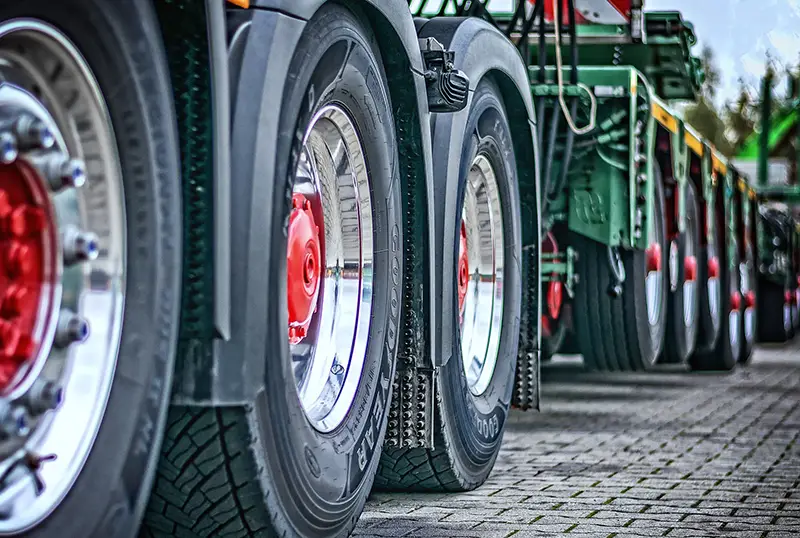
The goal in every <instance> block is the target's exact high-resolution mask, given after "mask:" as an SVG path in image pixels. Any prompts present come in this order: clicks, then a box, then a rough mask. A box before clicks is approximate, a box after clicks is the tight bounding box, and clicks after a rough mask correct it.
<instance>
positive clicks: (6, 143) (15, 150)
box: [0, 133, 19, 164]
mask: <svg viewBox="0 0 800 538" xmlns="http://www.w3.org/2000/svg"><path fill="white" fill-rule="evenodd" d="M18 155H19V147H18V146H17V139H16V138H15V137H14V135H12V134H11V133H0V162H2V163H3V164H11V163H13V162H14V161H16V160H17V156H18Z"/></svg>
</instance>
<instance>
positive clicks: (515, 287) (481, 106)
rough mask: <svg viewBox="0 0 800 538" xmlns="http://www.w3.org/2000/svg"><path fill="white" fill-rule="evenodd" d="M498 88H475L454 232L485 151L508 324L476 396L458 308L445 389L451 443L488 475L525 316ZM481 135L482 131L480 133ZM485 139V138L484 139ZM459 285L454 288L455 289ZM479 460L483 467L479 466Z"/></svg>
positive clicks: (515, 203)
mask: <svg viewBox="0 0 800 538" xmlns="http://www.w3.org/2000/svg"><path fill="white" fill-rule="evenodd" d="M500 95H501V94H500V92H499V90H498V88H497V86H496V85H495V84H494V83H493V82H492V81H490V80H489V79H486V78H485V79H483V80H482V81H481V82H480V83H479V84H478V86H477V87H476V90H475V92H474V95H473V98H472V101H471V104H470V109H469V114H468V117H467V122H466V130H465V137H464V143H463V146H462V153H461V161H460V163H459V175H458V177H459V185H458V198H457V200H458V203H457V206H456V213H455V215H451V216H450V218H452V219H454V224H455V226H454V228H453V229H454V230H459V229H460V228H459V225H460V222H461V212H462V208H463V204H464V192H465V186H466V181H467V176H468V173H469V170H470V168H471V165H472V162H473V160H474V158H475V157H476V156H477V155H478V154H479V152H480V153H482V154H484V155H486V156H487V158H488V159H489V161H490V162H491V164H492V167H493V168H494V171H495V174H496V177H497V182H498V189H499V194H500V205H501V208H502V212H503V234H504V246H505V250H504V266H503V268H504V274H503V278H504V280H503V288H504V291H503V322H502V329H501V337H500V342H499V347H498V356H497V362H496V366H495V370H494V373H493V375H492V378H491V381H490V383H489V385H488V387H487V388H486V390H485V391H484V392H483V393H482V394H481V395H479V396H476V395H474V394H473V393H472V392H471V391H470V389H469V387H468V384H467V379H466V374H465V372H464V367H463V358H462V355H461V338H460V328H459V323H458V312H456V311H455V309H454V311H453V312H450V313H446V314H445V315H450V316H453V325H452V326H453V328H454V330H455V335H454V338H453V342H454V349H453V355H452V357H451V358H450V360H449V361H448V362H447V364H446V365H445V366H444V367H443V368H442V370H441V372H440V386H441V391H442V415H443V417H444V421H445V427H446V428H447V430H448V434H449V435H450V436H457V437H458V438H459V440H460V442H457V443H451V447H453V448H454V449H455V450H456V451H458V452H459V453H460V454H459V456H461V457H459V458H458V461H460V462H462V465H464V464H467V462H469V465H470V467H471V469H466V471H467V472H468V473H470V474H472V475H473V476H474V475H483V474H484V473H488V469H490V468H491V465H486V464H487V463H490V462H491V461H493V460H494V458H495V457H496V454H497V450H498V449H499V445H500V441H501V438H502V432H503V429H504V425H505V421H506V418H507V415H508V408H509V403H510V400H511V392H512V389H513V380H514V373H515V368H516V357H517V350H518V343H519V317H520V308H521V297H522V288H521V285H522V274H521V263H520V256H521V254H520V244H521V235H520V234H521V231H520V230H521V228H520V221H521V217H520V209H519V207H520V206H519V191H518V184H517V179H516V178H517V174H516V162H515V158H514V152H513V146H512V143H511V130H510V127H509V125H508V121H507V116H506V112H505V107H504V106H503V103H502V100H501V97H500ZM477 133H479V135H478V134H477ZM479 136H480V138H482V140H479ZM458 252H459V246H458V236H457V235H456V237H455V242H454V244H453V253H454V254H453V257H452V259H451V263H452V267H453V272H452V274H453V275H457V274H458V273H457V271H456V268H457V264H458ZM455 289H456V287H455V286H454V291H455ZM453 304H454V305H458V299H457V297H454V302H453ZM476 463H477V464H478V465H476Z"/></svg>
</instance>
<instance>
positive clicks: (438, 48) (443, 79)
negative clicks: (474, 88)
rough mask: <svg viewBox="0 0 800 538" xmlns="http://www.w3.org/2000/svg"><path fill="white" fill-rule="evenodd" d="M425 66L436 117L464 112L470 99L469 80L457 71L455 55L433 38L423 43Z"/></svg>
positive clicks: (432, 109) (430, 104) (432, 107)
mask: <svg viewBox="0 0 800 538" xmlns="http://www.w3.org/2000/svg"><path fill="white" fill-rule="evenodd" d="M419 46H420V50H421V51H422V59H423V60H424V62H425V84H426V87H427V90H428V109H429V110H430V111H431V112H435V113H439V114H442V113H450V112H458V111H460V110H463V109H464V108H466V106H467V101H468V97H469V77H467V75H466V74H465V73H464V72H463V71H459V70H458V69H456V68H455V67H454V61H455V53H454V52H453V51H450V50H446V49H445V48H444V45H442V44H441V43H439V41H437V40H436V39H435V38H433V37H426V38H424V39H420V40H419Z"/></svg>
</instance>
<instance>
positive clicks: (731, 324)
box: [689, 219, 743, 371]
mask: <svg viewBox="0 0 800 538" xmlns="http://www.w3.org/2000/svg"><path fill="white" fill-rule="evenodd" d="M717 223H718V226H720V227H721V226H722V225H723V224H724V223H723V222H722V221H721V220H720V219H718V220H717ZM726 235H727V236H728V237H726V241H727V248H725V249H724V250H722V251H721V255H720V257H721V259H722V261H721V262H720V303H719V305H720V334H719V338H718V339H717V343H716V345H715V346H714V348H713V349H711V350H709V351H697V352H695V354H694V355H693V356H692V357H690V359H689V365H690V366H691V368H692V369H694V370H715V371H728V370H733V369H734V368H735V367H736V363H737V362H739V357H740V356H741V351H742V345H741V338H742V331H741V328H742V327H741V325H742V324H741V318H742V311H743V310H742V304H741V303H742V301H741V283H740V280H741V277H740V274H739V246H738V244H737V239H736V237H735V236H730V235H731V234H726ZM726 254H727V256H726ZM726 258H727V261H725V259H726ZM735 293H738V294H739V295H740V296H739V299H738V300H739V302H740V304H739V308H738V309H736V308H735V306H736V305H734V304H733V301H734V298H733V296H734V294H735Z"/></svg>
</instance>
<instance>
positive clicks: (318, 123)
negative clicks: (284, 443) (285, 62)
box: [286, 105, 373, 432]
mask: <svg viewBox="0 0 800 538" xmlns="http://www.w3.org/2000/svg"><path fill="white" fill-rule="evenodd" d="M372 234H373V225H372V202H371V199H370V186H369V177H368V175H367V165H366V162H365V159H364V151H363V148H362V143H361V140H360V139H359V134H358V131H357V130H356V127H355V125H354V124H353V122H352V120H351V119H350V117H349V115H348V113H347V112H346V111H345V110H344V109H343V108H341V107H339V106H338V105H329V106H326V107H324V108H323V109H321V110H320V111H319V112H318V113H317V114H316V115H315V116H314V118H313V119H312V120H311V124H310V126H309V128H308V130H307V131H306V134H305V140H304V145H303V151H302V153H301V155H300V160H299V163H298V167H297V170H296V172H295V183H294V193H293V196H292V209H291V213H290V216H289V233H288V252H287V271H286V273H287V275H286V278H287V293H288V297H287V300H288V309H289V327H288V333H289V334H288V336H289V346H290V352H291V353H290V354H291V360H292V367H293V370H294V377H295V383H296V387H297V393H298V395H299V397H300V403H301V405H302V407H303V410H304V411H305V413H306V416H307V418H308V420H309V421H310V422H311V424H312V425H313V426H314V427H315V428H316V429H317V430H319V431H322V432H330V431H332V430H334V429H335V428H336V427H337V426H339V425H340V424H341V423H342V421H343V420H344V418H345V417H346V416H347V413H348V411H349V410H350V408H351V407H352V405H353V401H354V399H355V396H356V392H357V389H358V385H359V382H360V380H361V374H362V370H363V367H364V360H365V356H366V351H367V339H368V338H367V337H368V334H369V328H370V317H371V312H372V267H373V247H372V243H373V236H372Z"/></svg>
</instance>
